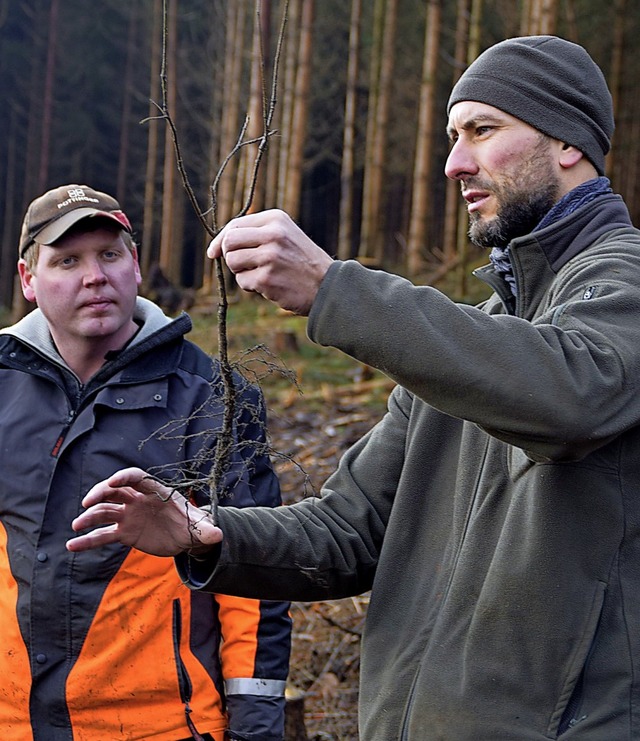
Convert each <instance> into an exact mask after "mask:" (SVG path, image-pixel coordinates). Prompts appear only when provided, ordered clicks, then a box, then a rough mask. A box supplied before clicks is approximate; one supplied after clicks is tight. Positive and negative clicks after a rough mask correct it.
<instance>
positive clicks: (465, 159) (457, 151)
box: [444, 137, 478, 180]
mask: <svg viewBox="0 0 640 741" xmlns="http://www.w3.org/2000/svg"><path fill="white" fill-rule="evenodd" d="M477 173H478V165H477V163H476V161H475V159H474V157H473V156H472V154H471V150H470V148H469V146H468V145H467V143H466V142H465V141H464V140H463V138H462V137H461V138H459V139H457V140H456V142H455V143H454V145H453V147H452V148H451V151H450V152H449V156H448V157H447V161H446V163H445V166H444V174H445V175H446V176H447V177H448V178H449V179H451V180H464V179H465V178H466V177H468V176H469V175H476V174H477Z"/></svg>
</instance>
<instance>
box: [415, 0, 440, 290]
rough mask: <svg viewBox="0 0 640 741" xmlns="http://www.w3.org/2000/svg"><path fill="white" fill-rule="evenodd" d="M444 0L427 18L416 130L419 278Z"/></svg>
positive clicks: (432, 0)
mask: <svg viewBox="0 0 640 741" xmlns="http://www.w3.org/2000/svg"><path fill="white" fill-rule="evenodd" d="M441 18H442V0H429V3H428V5H427V17H426V21H425V41H424V63H423V68H422V83H421V85H420V108H419V111H418V127H417V132H416V156H415V163H414V171H413V189H412V201H411V215H410V220H409V240H408V244H407V267H408V271H409V277H415V276H416V275H418V274H419V273H420V272H421V271H422V270H423V268H424V265H425V260H424V254H423V250H424V248H425V245H426V242H427V223H428V219H429V211H430V206H431V199H430V198H429V191H430V187H429V186H430V178H431V170H432V167H431V164H432V161H433V139H434V135H435V131H434V118H435V85H436V72H437V65H438V57H439V53H440V22H441Z"/></svg>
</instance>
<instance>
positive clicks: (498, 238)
mask: <svg viewBox="0 0 640 741" xmlns="http://www.w3.org/2000/svg"><path fill="white" fill-rule="evenodd" d="M549 141H550V140H549V139H548V137H546V136H544V135H543V134H541V135H540V138H539V141H538V142H537V143H536V145H535V147H534V149H533V150H532V151H531V152H530V153H529V154H528V156H527V155H526V153H523V155H524V156H523V158H522V161H521V162H520V163H518V165H517V166H515V167H512V168H510V169H509V170H508V171H505V172H504V173H502V174H500V175H496V176H495V177H494V178H492V179H489V178H483V177H482V176H481V175H478V176H472V177H468V178H466V179H465V180H464V181H463V183H462V187H463V189H467V190H480V191H483V192H487V193H490V194H491V195H492V196H493V197H494V198H495V201H496V211H495V215H494V216H491V217H486V216H483V215H482V212H481V211H473V212H471V213H470V214H469V238H470V239H471V241H472V242H473V243H474V244H475V245H477V246H479V247H486V248H491V247H506V246H507V244H509V242H510V241H511V240H512V239H513V238H515V237H519V236H522V235H524V234H528V233H529V232H531V231H532V230H533V229H534V228H535V227H536V226H537V225H538V224H539V223H540V221H541V220H542V218H543V217H544V216H545V214H546V213H547V212H548V211H549V210H550V209H551V208H552V207H553V205H554V204H555V203H556V201H557V200H558V197H559V191H560V184H559V182H558V178H557V176H556V174H555V172H554V170H553V167H552V162H551V156H550V151H549V149H550V148H549Z"/></svg>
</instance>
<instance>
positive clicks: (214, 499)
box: [156, 0, 289, 524]
mask: <svg viewBox="0 0 640 741" xmlns="http://www.w3.org/2000/svg"><path fill="white" fill-rule="evenodd" d="M167 2H168V0H163V40H162V65H161V73H160V81H161V91H162V102H161V103H160V104H159V105H158V104H156V105H157V107H158V110H159V116H158V118H159V119H163V120H164V121H165V122H166V123H167V126H168V130H169V132H170V135H171V138H172V141H173V148H174V152H175V159H176V166H177V169H178V172H179V175H180V178H181V181H182V185H183V187H184V189H185V192H186V194H187V197H188V200H189V202H190V204H191V206H192V208H193V210H194V212H195V214H196V216H197V218H198V220H199V222H200V223H201V225H202V227H203V229H204V230H205V232H206V234H207V235H208V236H209V237H210V238H213V237H215V236H216V235H217V234H218V233H219V232H220V231H221V229H222V227H223V226H224V224H222V225H221V224H219V223H218V209H217V205H218V198H217V194H218V188H219V185H220V181H221V179H222V177H223V175H224V172H225V169H226V168H227V165H228V164H229V163H230V162H231V160H232V159H233V158H234V157H237V156H238V155H239V153H240V152H241V151H242V150H243V149H244V148H245V147H247V146H249V145H256V144H257V150H256V155H255V157H254V160H253V164H252V167H251V176H250V178H249V186H248V188H247V195H246V198H245V200H244V203H243V204H242V207H241V209H240V211H239V212H238V213H237V214H236V215H235V217H234V218H236V217H239V216H243V215H245V214H246V213H248V212H249V210H250V208H251V205H252V203H253V199H254V195H255V188H256V183H257V179H258V173H259V170H260V165H261V162H262V160H263V157H264V154H265V153H266V151H267V147H268V144H269V139H270V137H271V136H272V135H273V134H274V133H275V131H274V130H272V129H271V125H272V121H273V116H274V113H275V110H276V102H277V86H278V70H279V64H280V58H281V52H282V46H283V41H284V33H285V26H286V22H287V16H288V7H289V0H284V5H283V13H282V21H281V24H280V30H279V35H278V39H277V45H276V50H275V55H274V63H273V68H272V69H273V71H272V75H271V85H270V90H269V95H268V96H267V86H266V80H265V54H266V50H265V49H264V48H263V46H262V38H261V43H260V55H261V56H260V70H261V87H262V98H263V121H262V129H263V130H262V134H261V135H260V136H259V137H255V138H251V139H246V138H245V137H246V133H247V129H248V125H249V118H248V117H247V118H245V121H244V123H243V126H242V128H241V131H240V133H239V136H238V139H237V141H236V143H235V145H234V146H233V148H232V150H231V151H230V152H229V153H228V154H227V155H226V157H225V158H224V160H223V162H222V164H221V165H220V167H219V169H218V171H217V173H216V176H215V178H214V180H213V183H212V185H211V188H210V205H209V207H208V208H207V209H204V210H203V209H202V208H201V207H200V204H199V202H198V198H197V196H196V194H195V192H194V189H193V187H192V185H191V183H190V181H189V176H188V173H187V169H186V167H185V163H184V159H183V155H182V149H181V146H180V142H179V138H178V131H177V129H176V125H175V122H174V119H173V118H172V115H171V111H170V110H169V105H168V93H167V90H168V87H167V43H168V9H167ZM260 18H261V0H256V23H258V24H260ZM258 27H259V25H258ZM260 36H261V35H260ZM215 276H216V287H217V291H218V310H217V319H218V327H217V332H218V362H219V367H220V377H221V383H222V403H223V411H222V419H221V422H220V429H219V430H218V431H217V436H216V441H215V446H214V447H215V453H214V460H213V465H212V467H211V472H210V474H209V476H208V478H207V487H208V493H209V501H210V505H211V514H212V518H213V521H214V523H216V524H217V521H218V518H217V507H218V502H219V500H220V498H221V497H222V496H224V495H225V494H226V491H225V483H224V482H225V479H227V478H229V477H228V472H229V461H230V458H231V455H232V453H233V452H234V447H237V441H236V439H235V435H234V420H236V415H237V403H238V389H237V385H238V381H237V371H236V369H235V368H234V365H233V364H232V363H231V362H230V360H229V342H228V328H227V314H228V306H229V302H228V295H227V287H226V281H225V274H224V270H223V265H222V260H221V259H220V258H218V259H216V260H215ZM262 452H264V451H262ZM230 480H231V481H233V476H231V477H230Z"/></svg>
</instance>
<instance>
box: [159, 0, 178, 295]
mask: <svg viewBox="0 0 640 741" xmlns="http://www.w3.org/2000/svg"><path fill="white" fill-rule="evenodd" d="M166 2H167V18H166V21H167V44H166V50H165V53H166V58H165V59H164V60H163V61H164V65H165V69H166V105H167V110H168V112H169V114H170V116H171V118H172V119H173V123H174V125H175V126H176V127H177V126H178V121H177V113H178V112H177V105H176V102H177V79H176V72H177V64H176V57H177V49H176V46H177V14H178V12H177V11H178V8H177V0H166ZM179 190H180V189H179V184H178V172H177V169H176V161H175V152H174V144H173V140H172V138H171V136H170V133H169V129H168V128H165V145H164V172H163V191H162V226H161V230H160V267H161V268H162V271H163V272H164V274H165V275H166V276H167V278H169V280H170V281H172V282H173V283H175V284H179V283H180V262H181V252H182V249H181V247H182V239H181V238H180V237H178V234H179V232H178V230H177V221H178V219H177V212H178V207H179V205H180V204H181V203H182V199H181V198H179V195H181V193H180V192H179Z"/></svg>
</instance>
